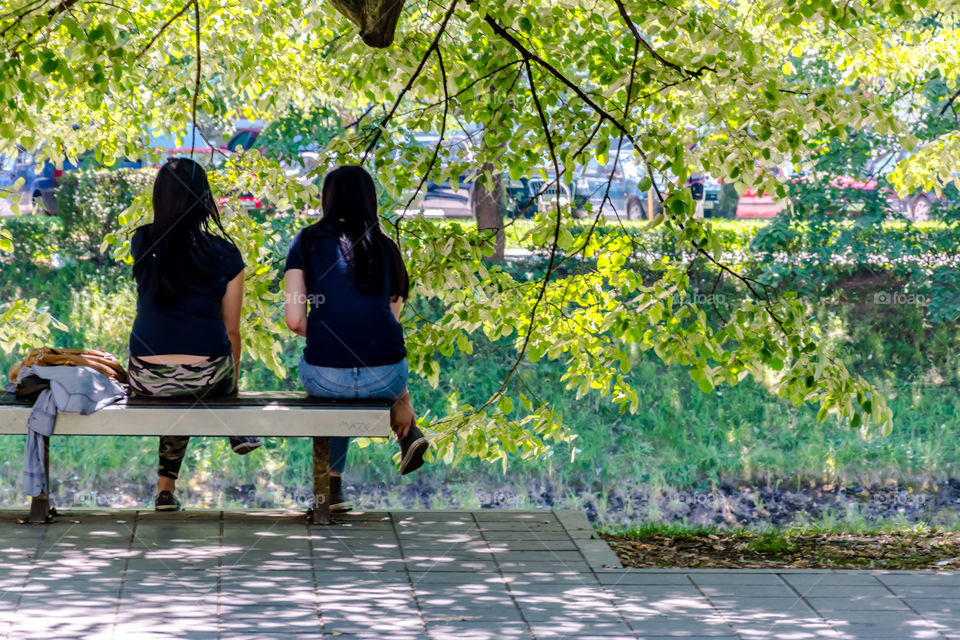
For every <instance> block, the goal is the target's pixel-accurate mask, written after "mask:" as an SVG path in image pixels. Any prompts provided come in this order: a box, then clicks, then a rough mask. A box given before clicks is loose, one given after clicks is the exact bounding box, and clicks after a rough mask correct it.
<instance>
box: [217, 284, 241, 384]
mask: <svg viewBox="0 0 960 640" xmlns="http://www.w3.org/2000/svg"><path fill="white" fill-rule="evenodd" d="M242 307H243V271H241V272H240V273H239V274H238V275H237V277H236V278H234V279H233V280H231V281H230V282H228V283H227V291H226V293H225V294H224V295H223V300H222V301H221V302H220V317H221V318H223V326H224V327H226V329H227V337H228V338H230V346H231V348H232V349H233V366H234V372H233V373H234V380H235V381H236V384H239V383H240V355H241V353H242V352H243V343H242V341H241V339H240V316H241V308H242Z"/></svg>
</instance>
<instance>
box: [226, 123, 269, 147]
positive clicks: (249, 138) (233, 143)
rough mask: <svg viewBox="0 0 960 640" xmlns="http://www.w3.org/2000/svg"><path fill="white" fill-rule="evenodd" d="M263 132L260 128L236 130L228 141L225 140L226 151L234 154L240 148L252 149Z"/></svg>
mask: <svg viewBox="0 0 960 640" xmlns="http://www.w3.org/2000/svg"><path fill="white" fill-rule="evenodd" d="M261 132H263V128H262V127H244V128H241V129H237V131H236V133H234V134H233V135H232V136H230V139H229V140H227V144H226V145H224V146H226V148H227V150H228V151H232V152H234V153H236V152H237V151H239V150H240V149H241V148H243V149H253V148H254V145H256V143H257V138H259V137H260V133H261Z"/></svg>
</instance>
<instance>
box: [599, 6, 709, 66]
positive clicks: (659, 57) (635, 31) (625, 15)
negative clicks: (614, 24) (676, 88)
mask: <svg viewBox="0 0 960 640" xmlns="http://www.w3.org/2000/svg"><path fill="white" fill-rule="evenodd" d="M614 2H616V4H617V9H619V10H620V15H621V16H622V17H623V21H624V22H625V23H626V24H627V28H628V29H630V31H631V33H633V37H634V38H635V39H636V41H637V42H638V43H639V44H640V46H642V47H643V48H644V49H645V50H646V52H647V53H649V54H650V55H651V56H653V59H654V60H656V61H657V62H659V63H660V64H662V65H663V66H665V67H667V68H669V69H673V70H674V71H676V72H678V73H680V74H683V75H684V76H686V77H687V78H699V77H700V76H701V75H703V72H704V71H716V69H715V68H714V67H710V66H707V65H703V66H702V67H700V68H699V69H695V70H694V69H685V68H683V67H681V66H680V65H678V64H676V63H674V62H670V61H669V60H667V59H666V58H664V57H663V56H662V55H660V54H659V53H657V51H656V49H654V48H653V47H652V46H651V45H650V43H649V42H647V41H646V40H644V38H643V36H642V35H640V31H639V30H638V29H637V25H635V24H634V23H633V20H631V19H630V15H629V14H628V13H627V8H626V7H624V6H623V2H622V0H614Z"/></svg>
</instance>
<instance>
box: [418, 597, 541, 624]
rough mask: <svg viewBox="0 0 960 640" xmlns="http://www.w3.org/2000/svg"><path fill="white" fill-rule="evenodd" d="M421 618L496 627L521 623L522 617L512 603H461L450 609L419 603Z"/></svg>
mask: <svg viewBox="0 0 960 640" xmlns="http://www.w3.org/2000/svg"><path fill="white" fill-rule="evenodd" d="M420 608H421V611H422V612H423V617H424V618H425V619H426V620H427V624H428V625H429V624H430V623H431V622H458V621H476V622H480V621H486V622H487V624H490V625H494V626H495V625H496V624H499V623H501V622H523V617H522V616H521V615H520V611H519V610H518V609H517V607H516V605H514V604H513V603H512V602H511V603H507V604H502V605H478V604H476V603H474V604H472V605H471V604H470V603H463V604H462V605H459V606H452V607H439V606H438V607H431V606H427V605H424V604H423V603H422V602H421V603H420Z"/></svg>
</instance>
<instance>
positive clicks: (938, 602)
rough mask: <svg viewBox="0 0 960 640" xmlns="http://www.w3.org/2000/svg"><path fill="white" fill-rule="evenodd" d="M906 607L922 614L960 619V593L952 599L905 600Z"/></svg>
mask: <svg viewBox="0 0 960 640" xmlns="http://www.w3.org/2000/svg"><path fill="white" fill-rule="evenodd" d="M905 601H906V603H907V606H908V607H910V608H911V609H914V610H915V611H918V612H920V613H922V614H925V615H926V614H937V613H939V614H955V615H957V616H958V617H960V593H955V594H954V597H953V598H909V597H908V598H905Z"/></svg>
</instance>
